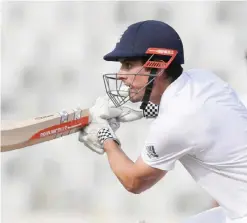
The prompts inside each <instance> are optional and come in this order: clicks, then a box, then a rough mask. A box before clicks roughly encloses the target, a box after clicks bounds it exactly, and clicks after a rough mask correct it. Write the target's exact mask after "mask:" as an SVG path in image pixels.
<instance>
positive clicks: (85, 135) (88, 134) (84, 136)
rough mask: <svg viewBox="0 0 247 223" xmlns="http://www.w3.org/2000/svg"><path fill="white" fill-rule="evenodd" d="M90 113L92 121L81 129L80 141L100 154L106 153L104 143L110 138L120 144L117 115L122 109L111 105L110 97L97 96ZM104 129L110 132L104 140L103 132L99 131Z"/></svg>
mask: <svg viewBox="0 0 247 223" xmlns="http://www.w3.org/2000/svg"><path fill="white" fill-rule="evenodd" d="M89 113H90V116H91V120H92V121H91V123H90V124H89V125H88V126H86V127H84V128H83V129H82V130H81V131H80V133H79V141H80V142H82V143H84V145H85V146H86V147H88V148H89V149H91V150H92V151H94V152H96V153H98V154H104V148H103V143H104V141H105V140H106V139H108V138H112V139H114V140H115V141H116V142H117V143H118V144H120V142H119V140H118V139H117V137H116V135H115V131H116V130H117V129H118V128H119V127H120V123H119V122H118V121H117V119H116V117H118V116H119V115H120V114H121V113H122V110H121V109H119V108H115V107H111V104H110V99H109V98H108V97H107V96H105V97H99V98H97V100H96V102H95V104H94V106H93V107H92V108H90V109H89ZM103 129H105V131H106V129H107V130H108V133H109V134H106V135H105V136H104V138H103V140H102V136H103V134H102V133H101V134H98V133H100V132H102V131H100V130H103ZM99 139H101V140H99Z"/></svg>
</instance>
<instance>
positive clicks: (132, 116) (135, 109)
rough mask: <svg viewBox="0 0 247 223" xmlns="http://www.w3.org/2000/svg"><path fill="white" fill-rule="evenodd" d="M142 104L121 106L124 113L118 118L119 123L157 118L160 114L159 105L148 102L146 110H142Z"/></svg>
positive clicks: (130, 103)
mask: <svg viewBox="0 0 247 223" xmlns="http://www.w3.org/2000/svg"><path fill="white" fill-rule="evenodd" d="M140 105H141V103H132V102H127V103H125V104H124V105H122V106H121V109H122V113H121V114H120V116H118V117H117V120H118V121H119V122H132V121H135V120H138V119H141V118H143V117H145V118H155V117H157V116H158V114H159V105H156V104H154V103H152V102H151V101H149V102H148V104H147V106H146V108H145V109H144V110H142V109H140Z"/></svg>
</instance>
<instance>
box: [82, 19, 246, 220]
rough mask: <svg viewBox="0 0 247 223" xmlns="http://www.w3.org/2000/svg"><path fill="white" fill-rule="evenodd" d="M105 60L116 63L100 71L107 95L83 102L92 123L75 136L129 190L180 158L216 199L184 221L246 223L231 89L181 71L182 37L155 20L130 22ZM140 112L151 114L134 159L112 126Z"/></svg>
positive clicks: (241, 114)
mask: <svg viewBox="0 0 247 223" xmlns="http://www.w3.org/2000/svg"><path fill="white" fill-rule="evenodd" d="M202 44H203V43H202ZM104 60H106V61H115V62H119V63H120V65H121V67H120V69H119V71H118V72H117V73H113V74H104V75H103V79H104V83H105V88H106V92H107V97H105V96H104V97H99V98H98V99H97V100H96V103H95V104H94V106H92V108H91V109H90V115H91V118H92V122H91V123H90V125H89V126H87V127H86V128H84V129H83V130H82V131H81V132H80V134H79V141H80V142H82V143H84V144H85V145H86V146H87V147H88V148H90V149H91V150H93V151H95V152H97V153H99V154H106V155H107V158H108V162H109V164H110V167H111V169H112V171H113V173H114V174H115V175H116V176H117V178H118V179H119V181H120V182H121V184H122V185H123V186H124V188H126V190H128V191H129V192H131V193H134V194H139V193H142V192H144V191H146V190H148V189H149V188H151V187H152V186H153V185H154V184H156V183H157V182H158V181H159V180H161V179H162V178H163V177H165V175H166V173H167V172H168V171H170V170H172V169H173V168H174V166H175V163H176V161H179V162H180V163H181V164H182V165H183V166H184V168H185V169H186V170H187V171H188V172H189V173H190V175H191V176H192V177H193V179H194V180H195V181H196V182H197V183H198V184H199V185H200V186H201V187H202V188H203V189H204V190H205V191H207V193H208V194H209V195H211V197H212V198H214V199H215V200H216V201H217V203H218V204H219V207H216V208H213V209H210V210H208V211H205V212H203V213H200V214H198V215H196V216H193V217H191V218H189V219H188V220H186V221H185V222H186V223H246V222H247V108H246V107H245V106H244V105H243V103H242V102H241V101H240V100H239V98H238V96H237V95H236V93H235V91H234V90H233V89H232V88H231V87H230V86H229V85H228V84H227V83H226V82H224V81H223V80H221V79H220V78H219V77H218V76H217V75H215V74H214V73H212V72H210V71H207V70H203V69H190V70H187V71H184V70H183V67H182V64H184V51H183V43H182V40H181V38H180V37H179V35H178V33H177V32H176V31H175V30H174V29H173V28H172V27H171V26H169V25H168V24H166V23H164V22H161V21H155V20H147V21H141V22H137V23H135V24H132V25H130V26H129V27H128V28H127V30H126V31H125V32H124V33H123V35H122V37H121V39H120V41H119V42H118V43H117V44H116V46H115V48H114V49H113V50H112V51H111V52H110V53H108V54H106V55H105V56H104ZM131 103H136V104H137V105H140V107H138V108H133V107H132V106H130V105H131ZM144 117H145V118H153V121H152V124H151V126H150V129H147V131H148V136H147V138H146V140H145V142H144V146H143V149H142V152H141V154H140V156H139V158H138V159H137V160H136V162H133V161H132V160H130V159H129V158H128V156H127V155H126V154H125V152H124V148H122V147H121V141H120V139H119V138H118V137H117V136H116V130H117V129H118V128H119V127H120V123H121V122H130V121H135V120H138V119H141V118H144ZM137 136H138V133H137ZM132 149H136V148H132Z"/></svg>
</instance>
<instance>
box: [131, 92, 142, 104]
mask: <svg viewBox="0 0 247 223" xmlns="http://www.w3.org/2000/svg"><path fill="white" fill-rule="evenodd" d="M142 98H143V96H141V95H140V94H136V93H130V101H131V102H133V103H135V102H140V101H141V100H142Z"/></svg>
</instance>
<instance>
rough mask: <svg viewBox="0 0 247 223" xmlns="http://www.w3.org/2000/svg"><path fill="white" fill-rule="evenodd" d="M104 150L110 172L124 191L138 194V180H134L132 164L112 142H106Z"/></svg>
mask: <svg viewBox="0 0 247 223" xmlns="http://www.w3.org/2000/svg"><path fill="white" fill-rule="evenodd" d="M104 149H105V152H106V154H107V157H108V160H109V164H110V167H111V169H112V171H113V172H114V174H115V175H116V176H117V178H118V179H119V181H120V182H121V183H122V185H123V186H124V187H125V189H126V190H128V191H130V192H132V193H139V191H138V190H137V188H138V185H137V184H138V179H136V177H135V172H134V162H133V161H132V160H130V159H129V158H128V157H127V156H126V154H125V153H124V152H123V151H122V150H121V148H120V147H119V146H118V145H117V144H116V143H115V142H114V141H113V140H106V141H105V143H104Z"/></svg>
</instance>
